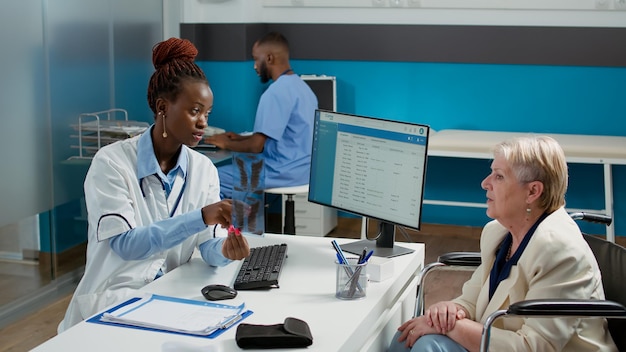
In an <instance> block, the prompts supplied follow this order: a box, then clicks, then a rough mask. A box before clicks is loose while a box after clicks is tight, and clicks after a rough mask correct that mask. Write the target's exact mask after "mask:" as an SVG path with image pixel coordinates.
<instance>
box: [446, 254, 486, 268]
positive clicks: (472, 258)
mask: <svg viewBox="0 0 626 352" xmlns="http://www.w3.org/2000/svg"><path fill="white" fill-rule="evenodd" d="M438 261H439V262H440V263H443V264H445V265H454V266H479V265H480V253H479V252H450V253H445V254H442V255H440V256H439V258H438Z"/></svg>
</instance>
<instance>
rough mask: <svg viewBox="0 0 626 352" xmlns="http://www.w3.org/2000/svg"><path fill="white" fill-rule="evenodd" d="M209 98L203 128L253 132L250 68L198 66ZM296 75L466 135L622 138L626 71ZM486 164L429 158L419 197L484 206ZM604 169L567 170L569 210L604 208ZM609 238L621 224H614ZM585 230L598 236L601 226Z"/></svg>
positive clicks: (394, 67)
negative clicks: (329, 82) (329, 80)
mask: <svg viewBox="0 0 626 352" xmlns="http://www.w3.org/2000/svg"><path fill="white" fill-rule="evenodd" d="M200 65H201V67H202V68H203V69H204V70H205V72H206V74H207V77H208V78H209V81H210V83H211V87H212V88H213V91H214V94H215V108H214V110H213V114H212V116H211V121H210V124H212V125H215V126H219V127H223V128H225V129H227V130H233V131H236V132H239V131H245V130H250V129H251V128H252V125H253V123H254V112H255V110H256V103H257V101H258V97H259V95H260V94H261V92H262V91H263V89H264V88H265V86H264V85H262V84H261V83H260V82H259V80H258V77H257V76H256V73H255V72H254V70H253V69H252V65H253V63H252V62H251V61H250V62H203V63H200ZM292 67H293V68H294V70H295V71H296V73H298V74H325V75H329V76H336V77H337V109H338V110H339V111H341V112H348V113H355V114H361V115H368V116H377V117H382V118H388V119H394V120H401V121H411V122H420V123H426V124H429V125H431V127H432V128H434V129H435V130H441V129H452V128H454V129H470V130H492V131H513V132H536V133H570V134H592V135H616V136H626V99H625V98H624V97H626V68H613V67H576V66H541V65H492V64H448V63H417V62H365V61H317V60H292ZM489 164H490V161H487V160H467V159H457V158H435V157H431V158H430V159H429V165H428V173H427V181H426V190H425V197H426V198H427V199H440V200H441V199H443V200H455V201H470V202H478V203H481V202H484V199H485V194H484V191H482V190H481V189H480V181H481V180H482V178H483V177H484V176H486V175H487V173H488V172H489ZM613 179H614V190H615V204H614V207H615V209H614V210H615V218H616V219H620V218H621V219H626V187H625V186H624V185H623V183H622V182H621V180H624V179H626V166H615V167H614V168H613ZM602 185H603V178H602V167H601V166H598V165H581V164H570V190H571V192H570V193H568V195H567V205H568V207H572V208H585V209H600V208H603V207H604V200H603V194H604V190H603V186H602ZM484 213H485V211H484V209H480V208H478V209H468V208H450V207H442V206H432V205H430V206H425V207H424V213H423V219H422V220H423V221H424V222H427V223H441V224H455V225H470V226H482V225H484V223H485V221H487V220H488V218H487V217H486V216H485V214H484ZM615 226H616V229H615V230H616V234H617V235H620V234H621V235H626V224H623V223H622V224H620V222H619V220H617V221H616V224H615ZM584 230H585V231H589V232H593V233H603V229H602V227H599V226H597V227H595V226H594V227H591V230H588V229H587V227H585V229H584Z"/></svg>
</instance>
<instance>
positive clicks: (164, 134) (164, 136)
mask: <svg viewBox="0 0 626 352" xmlns="http://www.w3.org/2000/svg"><path fill="white" fill-rule="evenodd" d="M159 114H160V113H159ZM163 138H167V132H166V131H165V114H163Z"/></svg>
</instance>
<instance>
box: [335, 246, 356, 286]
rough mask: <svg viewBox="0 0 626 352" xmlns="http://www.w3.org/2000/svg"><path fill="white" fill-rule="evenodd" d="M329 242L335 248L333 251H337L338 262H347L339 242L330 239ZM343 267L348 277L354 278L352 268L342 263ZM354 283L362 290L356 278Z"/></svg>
mask: <svg viewBox="0 0 626 352" xmlns="http://www.w3.org/2000/svg"><path fill="white" fill-rule="evenodd" d="M331 243H332V245H333V248H335V251H336V252H337V257H338V259H339V260H338V261H339V264H348V260H347V259H346V256H345V255H344V254H343V251H342V250H341V247H339V244H338V243H337V241H336V240H332V241H331ZM343 269H344V270H345V271H346V274H347V275H348V277H350V279H353V278H354V272H353V271H352V268H350V266H348V265H344V267H343ZM348 281H349V280H348ZM356 285H357V288H358V289H359V291H361V292H363V288H362V287H361V284H359V283H358V279H357V284H356Z"/></svg>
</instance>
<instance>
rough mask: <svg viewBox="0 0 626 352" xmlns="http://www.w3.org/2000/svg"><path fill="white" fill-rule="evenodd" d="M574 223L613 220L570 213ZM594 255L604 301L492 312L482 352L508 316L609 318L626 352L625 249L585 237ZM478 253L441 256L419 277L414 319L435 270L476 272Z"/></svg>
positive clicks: (536, 303) (526, 304)
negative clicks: (496, 325)
mask: <svg viewBox="0 0 626 352" xmlns="http://www.w3.org/2000/svg"><path fill="white" fill-rule="evenodd" d="M570 216H571V217H572V219H574V220H582V221H589V222H595V223H600V224H604V225H607V226H608V225H610V224H611V222H612V218H611V217H610V216H606V215H603V214H593V213H585V212H578V213H571V214H570ZM583 237H584V238H585V240H586V241H587V243H588V244H589V247H590V248H591V250H592V252H593V253H594V255H595V257H596V260H597V261H598V265H599V267H600V272H601V274H602V285H603V286H604V294H605V300H592V299H588V300H585V299H540V300H527V301H521V302H516V303H513V304H511V305H510V306H509V307H508V308H507V309H503V310H498V311H495V312H493V313H492V314H491V315H490V316H489V317H488V318H487V319H486V321H485V323H484V324H483V331H482V335H481V344H480V351H488V350H489V337H490V332H491V326H492V325H493V323H494V322H495V320H496V319H498V318H501V317H506V316H523V317H531V316H532V317H563V316H575V317H603V318H607V322H608V330H609V333H610V334H611V337H612V338H613V341H614V342H615V344H616V345H617V348H618V350H619V351H626V334H624V331H626V307H624V305H626V290H625V289H624V287H625V286H624V282H626V248H624V247H622V246H620V245H617V244H615V243H612V242H609V241H606V240H603V239H601V238H598V237H595V236H591V235H588V234H584V233H583ZM480 261H481V259H480V253H478V252H450V253H446V254H443V255H441V256H439V258H438V260H437V262H434V263H430V264H428V265H426V266H425V267H424V268H423V269H422V271H421V273H420V283H419V287H418V292H417V302H416V305H415V313H414V316H419V315H422V314H424V291H425V289H424V283H425V279H426V276H427V275H428V274H429V273H430V272H432V271H433V270H437V269H442V268H447V269H450V268H454V269H459V270H473V269H474V268H476V267H477V266H479V265H480Z"/></svg>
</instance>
